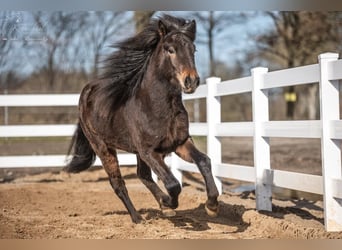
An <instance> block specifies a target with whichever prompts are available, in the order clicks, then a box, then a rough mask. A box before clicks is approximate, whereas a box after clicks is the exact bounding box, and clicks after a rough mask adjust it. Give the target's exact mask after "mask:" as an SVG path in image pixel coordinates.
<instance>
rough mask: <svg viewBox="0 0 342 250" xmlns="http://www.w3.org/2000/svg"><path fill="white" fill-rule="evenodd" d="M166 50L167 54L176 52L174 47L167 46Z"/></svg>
mask: <svg viewBox="0 0 342 250" xmlns="http://www.w3.org/2000/svg"><path fill="white" fill-rule="evenodd" d="M167 52H168V53H169V54H174V53H176V51H175V49H174V48H172V47H169V48H168V49H167Z"/></svg>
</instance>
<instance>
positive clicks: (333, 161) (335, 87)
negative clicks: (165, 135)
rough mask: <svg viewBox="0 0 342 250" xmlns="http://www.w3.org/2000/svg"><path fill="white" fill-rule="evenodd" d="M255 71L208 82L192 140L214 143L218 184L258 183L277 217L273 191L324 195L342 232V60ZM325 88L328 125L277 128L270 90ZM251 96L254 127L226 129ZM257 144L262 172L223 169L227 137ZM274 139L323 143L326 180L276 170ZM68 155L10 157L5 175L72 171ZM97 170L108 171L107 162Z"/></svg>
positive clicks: (65, 102)
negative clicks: (237, 99) (229, 112)
mask: <svg viewBox="0 0 342 250" xmlns="http://www.w3.org/2000/svg"><path fill="white" fill-rule="evenodd" d="M267 71H268V70H267V69H266V68H254V69H252V74H251V76H249V77H245V78H241V79H236V80H230V81H224V82H221V80H220V79H219V78H215V77H213V78H208V79H207V84H206V85H201V86H200V87H199V88H198V89H197V91H196V92H195V93H194V94H192V95H184V100H191V99H197V98H206V100H207V122H206V123H191V124H190V134H191V135H200V136H207V151H208V155H209V157H210V158H211V159H212V167H213V173H214V175H215V178H216V179H215V181H216V184H217V186H218V187H219V189H220V190H222V186H221V182H220V179H219V178H220V177H226V178H232V179H238V180H242V181H249V182H254V183H255V187H256V208H257V209H258V210H269V211H270V210H271V209H272V203H271V196H272V192H271V187H272V186H277V187H283V188H290V189H296V190H300V191H306V192H312V193H317V194H322V195H323V198H324V218H325V228H326V230H327V231H342V175H341V144H340V143H337V140H341V139H342V121H341V120H340V117H339V102H340V100H339V83H338V80H340V79H342V60H338V55H337V54H333V53H326V54H321V55H320V56H319V62H318V64H314V65H309V66H303V67H297V68H292V69H285V70H279V71H274V72H269V73H268V72H267ZM315 82H318V83H319V90H320V117H321V120H317V121H313V120H308V121H269V107H268V105H269V99H268V90H269V89H272V88H277V87H286V86H292V85H300V84H308V83H315ZM246 92H249V93H251V94H252V106H253V121H252V122H221V117H220V116H221V103H220V97H221V96H226V95H233V94H240V93H246ZM77 102H78V95H1V96H0V106H4V107H5V106H7V107H14V106H74V105H77ZM74 129H75V125H70V124H65V125H22V126H16V125H15V126H14V125H8V126H0V137H35V136H39V137H45V136H46V137H50V136H71V135H72V134H73V132H74ZM222 136H247V137H253V141H254V144H253V150H254V167H248V166H240V165H233V164H226V163H222V160H221V159H222V157H221V154H222V150H221V144H220V140H219V137H222ZM270 137H293V138H319V139H321V150H322V176H317V175H310V174H302V173H295V172H287V171H280V170H274V169H271V165H270V144H269V138H270ZM118 157H119V161H120V163H121V164H124V165H134V164H136V159H135V156H134V155H131V154H119V155H118ZM65 160H66V157H65V156H63V155H45V156H2V157H0V167H1V168H7V167H11V168H14V167H35V166H36V167H38V166H39V167H41V166H64V165H65ZM167 163H168V164H170V165H171V169H172V172H173V173H174V174H175V176H176V177H177V178H178V179H180V181H181V177H182V175H181V171H193V172H198V169H197V167H196V166H195V165H193V164H189V163H186V162H184V161H183V160H181V159H179V158H178V157H176V156H174V155H173V156H172V157H170V158H167ZM96 164H98V165H99V164H101V163H100V161H99V160H97V161H96Z"/></svg>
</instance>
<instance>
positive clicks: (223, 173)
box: [217, 163, 255, 182]
mask: <svg viewBox="0 0 342 250" xmlns="http://www.w3.org/2000/svg"><path fill="white" fill-rule="evenodd" d="M217 174H218V176H220V177H225V178H230V179H235V180H240V181H248V182H255V170H254V167H249V166H242V165H236V164H226V163H221V164H218V166H217Z"/></svg>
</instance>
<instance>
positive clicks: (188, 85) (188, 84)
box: [185, 76, 191, 88]
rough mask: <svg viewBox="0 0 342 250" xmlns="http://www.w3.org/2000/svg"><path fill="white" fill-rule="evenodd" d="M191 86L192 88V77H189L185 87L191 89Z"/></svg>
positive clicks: (186, 79)
mask: <svg viewBox="0 0 342 250" xmlns="http://www.w3.org/2000/svg"><path fill="white" fill-rule="evenodd" d="M190 86H191V78H190V76H187V77H186V78H185V87H186V88H190Z"/></svg>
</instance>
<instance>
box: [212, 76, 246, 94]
mask: <svg viewBox="0 0 342 250" xmlns="http://www.w3.org/2000/svg"><path fill="white" fill-rule="evenodd" d="M251 91H252V77H250V76H249V77H244V78H239V79H235V80H229V81H224V82H221V83H220V84H218V85H217V90H216V96H225V95H235V94H241V93H246V92H251Z"/></svg>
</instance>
